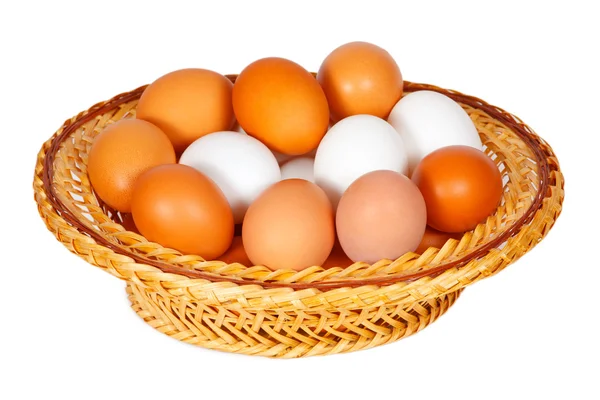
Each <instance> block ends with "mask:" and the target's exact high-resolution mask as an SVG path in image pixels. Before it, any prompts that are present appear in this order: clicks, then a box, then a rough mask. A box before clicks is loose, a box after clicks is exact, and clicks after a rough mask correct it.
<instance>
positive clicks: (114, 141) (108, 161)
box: [87, 119, 175, 212]
mask: <svg viewBox="0 0 600 400" xmlns="http://www.w3.org/2000/svg"><path fill="white" fill-rule="evenodd" d="M174 162H175V152H174V151H173V146H172V145H171V142H170V141H169V138H168V137H167V135H165V134H164V133H163V132H162V131H161V130H160V129H159V128H157V127H156V126H154V125H152V124H151V123H149V122H146V121H141V120H136V119H124V120H120V121H117V122H115V123H114V124H111V125H109V126H108V127H106V128H105V129H104V130H103V131H102V132H101V133H100V134H99V135H98V136H96V138H95V139H94V143H93V144H92V148H91V149H90V153H89V156H88V164H87V169H88V175H89V177H90V182H91V183H92V186H93V188H94V191H95V192H96V194H97V195H98V196H99V197H100V198H101V199H102V200H103V201H104V202H105V203H106V204H108V205H109V206H110V207H112V208H114V209H115V210H118V211H121V212H130V211H131V196H132V193H133V185H134V184H135V181H136V180H137V178H138V177H139V176H140V175H141V174H142V173H143V172H144V171H146V170H148V169H150V168H152V167H155V166H157V165H161V164H172V163H174Z"/></svg>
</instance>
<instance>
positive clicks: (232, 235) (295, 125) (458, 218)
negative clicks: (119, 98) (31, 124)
mask: <svg viewBox="0 0 600 400" xmlns="http://www.w3.org/2000/svg"><path fill="white" fill-rule="evenodd" d="M87 167H88V174H89V178H90V181H91V183H92V186H93V188H94V191H95V193H96V195H97V196H98V197H99V198H101V199H102V201H103V202H104V203H106V204H107V205H108V206H110V207H112V208H113V209H115V210H118V211H120V212H121V213H122V214H124V215H128V214H127V213H131V216H132V217H133V222H134V224H135V226H132V227H131V229H137V230H138V231H139V233H141V234H142V235H144V236H145V237H146V238H147V239H148V240H150V241H154V242H157V243H160V244H162V245H163V246H165V247H169V248H173V249H176V250H178V251H180V252H182V253H183V254H197V255H200V256H202V257H203V258H204V259H206V260H216V259H218V260H222V261H225V262H240V263H242V264H245V265H264V266H266V267H268V268H270V269H278V268H286V269H294V270H302V269H304V268H307V267H310V266H323V267H324V268H327V267H330V266H341V267H345V266H348V265H349V264H351V263H352V261H354V262H358V261H362V262H367V263H373V262H376V261H379V260H381V259H392V260H393V259H396V258H398V257H400V256H402V255H403V254H405V253H407V252H417V253H421V252H423V251H424V250H426V249H427V248H428V247H429V246H432V247H441V246H442V245H443V244H444V243H445V242H446V240H447V239H448V238H457V237H460V235H461V233H462V232H465V231H468V230H471V229H473V228H474V227H475V226H476V225H477V224H479V223H481V222H483V221H485V219H486V218H487V217H488V216H489V215H491V214H492V213H493V212H494V211H495V210H496V208H497V207H498V205H499V203H500V201H501V197H502V192H503V185H502V178H501V174H500V172H499V170H498V168H497V166H496V164H495V163H494V161H492V160H491V159H490V158H489V157H488V156H487V155H486V154H485V153H484V152H483V145H482V142H481V140H480V138H479V135H478V132H477V129H476V128H475V126H474V124H473V122H472V121H471V119H470V118H469V116H468V115H467V113H466V112H465V111H464V110H463V109H462V107H461V106H460V105H459V104H457V103H455V102H454V101H453V100H451V99H450V98H448V97H446V96H444V95H442V94H439V93H437V92H434V91H417V92H412V93H409V94H407V95H405V96H403V80H402V75H401V73H400V69H399V68H398V65H397V64H396V62H395V61H394V59H393V58H392V57H391V55H390V54H389V53H388V52H387V51H385V50H383V49H382V48H380V47H378V46H375V45H373V44H369V43H364V42H353V43H348V44H345V45H343V46H340V47H339V48H337V49H335V50H334V51H333V52H332V53H331V54H329V55H328V56H327V58H326V59H325V60H324V61H323V63H322V65H321V67H320V69H319V72H318V74H317V75H316V79H315V77H314V76H313V75H312V74H311V73H309V72H308V71H307V70H305V69H304V68H303V67H301V66H300V65H298V64H296V63H294V62H292V61H289V60H286V59H283V58H264V59H260V60H258V61H255V62H253V63H252V64H250V65H248V66H247V67H246V68H245V69H244V70H243V71H242V72H241V73H240V74H239V76H238V77H237V80H236V81H235V84H234V83H232V82H231V81H230V80H229V79H227V78H226V77H225V76H223V75H221V74H218V73H216V72H213V71H209V70H204V69H183V70H178V71H175V72H171V73H169V74H167V75H164V76H162V77H160V78H159V79H157V80H156V81H155V82H153V83H152V84H150V85H149V86H148V87H147V88H146V90H145V91H144V93H143V94H142V96H141V98H140V100H139V103H138V105H137V115H136V118H135V119H124V120H120V121H117V122H115V123H113V124H111V125H109V126H107V127H106V128H105V129H104V130H103V131H102V132H100V133H99V134H98V135H97V136H96V138H95V140H94V142H93V144H92V147H91V150H90V153H89V158H88V166H87ZM240 235H241V236H240Z"/></svg>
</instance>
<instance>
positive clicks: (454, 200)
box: [412, 146, 502, 232]
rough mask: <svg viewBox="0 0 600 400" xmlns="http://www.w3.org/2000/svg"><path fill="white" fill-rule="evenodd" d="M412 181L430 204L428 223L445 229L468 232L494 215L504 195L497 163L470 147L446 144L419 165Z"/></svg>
mask: <svg viewBox="0 0 600 400" xmlns="http://www.w3.org/2000/svg"><path fill="white" fill-rule="evenodd" d="M412 180H413V181H414V182H415V184H416V185H417V186H418V187H419V189H420V190H421V193H422V194H423V197H424V198H425V203H426V204H427V223H428V224H429V225H430V226H431V227H432V228H435V229H437V230H439V231H443V232H465V231H468V230H471V229H473V228H475V227H476V226H477V224H479V223H480V222H483V221H484V220H485V219H486V218H487V217H488V216H489V215H491V214H492V213H493V212H494V211H495V210H496V208H497V207H498V204H499V203H500V200H501V198H502V177H501V175H500V171H499V170H498V167H496V164H495V163H494V162H493V161H492V160H491V159H490V158H489V157H488V156H486V155H485V153H483V152H482V151H480V150H477V149H474V148H472V147H468V146H449V147H442V148H441V149H438V150H436V151H434V152H433V153H430V154H429V155H427V156H426V157H425V158H424V159H423V160H422V161H421V162H420V163H419V164H418V165H417V167H416V168H415V171H414V172H413V175H412Z"/></svg>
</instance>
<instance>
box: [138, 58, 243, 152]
mask: <svg viewBox="0 0 600 400" xmlns="http://www.w3.org/2000/svg"><path fill="white" fill-rule="evenodd" d="M232 88H233V84H232V83H231V81H230V80H229V79H227V78H226V77H225V76H223V75H221V74H218V73H216V72H213V71H209V70H206V69H198V68H190V69H181V70H178V71H174V72H171V73H168V74H166V75H164V76H162V77H160V78H158V79H157V80H156V81H154V82H153V83H152V84H151V85H150V86H148V87H147V88H146V90H145V91H144V93H143V94H142V96H141V97H140V101H139V103H138V105H137V118H139V119H143V120H146V121H149V122H152V123H153V124H155V125H157V126H158V127H160V128H161V129H162V130H163V131H164V132H165V133H166V134H167V136H169V139H171V142H172V143H173V146H174V147H175V151H176V152H177V153H181V152H183V151H184V150H185V149H186V147H187V146H189V145H190V144H191V143H192V142H193V141H194V140H196V139H198V138H199V137H202V136H204V135H206V134H208V133H212V132H217V131H226V130H229V129H231V127H232V125H233V123H234V116H233V108H232V105H231V91H232Z"/></svg>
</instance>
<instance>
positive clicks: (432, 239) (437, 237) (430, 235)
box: [415, 226, 462, 254]
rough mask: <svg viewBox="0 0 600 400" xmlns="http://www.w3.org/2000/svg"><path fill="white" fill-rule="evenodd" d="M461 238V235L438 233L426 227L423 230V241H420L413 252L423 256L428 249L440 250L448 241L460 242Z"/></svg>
mask: <svg viewBox="0 0 600 400" xmlns="http://www.w3.org/2000/svg"><path fill="white" fill-rule="evenodd" d="M461 237H462V233H448V232H440V231H438V230H436V229H433V228H432V227H430V226H428V227H427V228H425V234H424V235H423V239H421V243H419V247H417V249H416V250H415V253H417V254H423V253H424V252H425V251H426V250H427V249H429V248H430V247H435V248H436V249H441V248H442V247H444V245H445V244H446V242H447V241H448V240H449V239H456V240H460V239H461Z"/></svg>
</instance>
